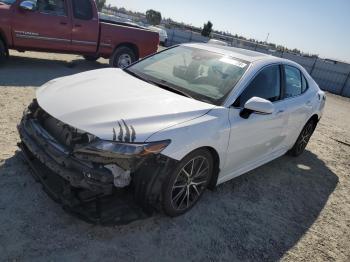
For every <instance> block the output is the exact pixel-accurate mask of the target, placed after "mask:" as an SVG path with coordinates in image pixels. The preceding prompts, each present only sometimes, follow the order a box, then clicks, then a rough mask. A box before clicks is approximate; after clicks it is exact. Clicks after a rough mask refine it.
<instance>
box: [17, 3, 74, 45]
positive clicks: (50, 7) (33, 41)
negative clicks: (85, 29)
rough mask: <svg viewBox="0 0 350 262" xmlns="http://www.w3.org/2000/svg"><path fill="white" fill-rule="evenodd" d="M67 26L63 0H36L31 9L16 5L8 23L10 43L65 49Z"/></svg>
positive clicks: (68, 27) (67, 20)
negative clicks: (10, 28)
mask: <svg viewBox="0 0 350 262" xmlns="http://www.w3.org/2000/svg"><path fill="white" fill-rule="evenodd" d="M19 3H20V2H19ZM71 27H72V25H71V21H70V19H69V15H68V6H67V0H38V1H36V8H35V10H32V11H29V10H23V9H22V8H20V6H16V8H15V16H14V19H13V24H12V35H13V40H14V45H15V46H16V47H23V49H27V48H28V49H43V50H49V51H50V50H52V51H68V50H70V47H71Z"/></svg>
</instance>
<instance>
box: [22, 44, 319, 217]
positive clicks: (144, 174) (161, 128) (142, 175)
mask: <svg viewBox="0 0 350 262" xmlns="http://www.w3.org/2000/svg"><path fill="white" fill-rule="evenodd" d="M36 95H37V98H36V100H34V101H33V103H32V104H31V105H30V106H29V108H28V110H27V111H26V112H25V114H24V117H23V119H22V121H21V123H20V125H19V126H18V129H19V133H20V136H21V139H22V144H21V148H22V149H23V152H24V153H25V154H26V155H27V156H29V157H27V159H28V161H33V159H35V160H39V162H40V163H41V165H43V166H45V167H46V168H48V169H49V170H50V171H51V173H52V175H57V176H59V177H60V178H61V179H63V180H64V181H66V183H65V185H68V186H69V187H71V188H75V189H79V190H85V191H88V192H90V193H91V194H90V195H89V197H90V198H91V195H94V194H95V195H98V196H99V197H100V196H101V195H102V196H109V195H112V194H114V193H115V192H116V191H118V190H121V188H123V189H124V190H125V189H127V190H130V191H132V192H133V194H134V196H135V199H137V200H138V203H139V204H140V205H142V206H147V207H156V206H161V207H162V210H163V211H164V212H165V213H166V214H167V215H169V216H177V215H180V214H183V213H184V212H186V211H188V210H189V209H190V208H192V207H193V206H194V205H195V203H196V202H197V201H198V200H199V199H200V197H201V196H202V194H203V193H204V192H205V189H206V188H213V187H215V186H216V185H219V184H221V183H223V182H225V181H228V180H230V179H233V178H235V177H237V176H239V175H242V174H244V173H246V172H248V171H250V170H252V169H254V168H256V167H259V166H261V165H263V164H265V163H267V162H269V161H271V160H273V159H275V158H278V157H280V156H282V155H284V154H285V153H287V152H288V153H289V154H290V155H292V156H298V155H300V154H301V153H302V152H303V151H304V149H305V147H306V145H307V143H308V141H309V139H310V137H311V135H312V133H313V131H314V129H315V127H316V125H317V123H318V121H319V119H320V118H321V116H322V111H323V108H324V105H325V100H326V97H325V93H324V92H323V91H321V90H320V88H319V87H318V85H317V84H316V82H315V81H314V80H313V79H312V78H311V76H310V75H309V74H308V72H307V71H306V70H305V69H304V68H303V67H301V66H300V65H298V64H296V63H294V62H292V61H289V60H286V59H281V58H276V57H272V56H269V55H265V54H261V53H257V52H253V51H248V50H243V49H237V48H232V47H224V46H213V45H207V44H185V45H180V46H176V47H173V48H169V49H166V50H164V51H162V52H160V53H157V54H155V55H153V56H151V57H148V58H146V59H144V60H141V61H139V62H137V63H135V64H133V65H131V66H129V67H127V68H125V69H114V68H113V69H112V68H110V69H100V70H95V71H89V72H84V73H80V74H76V75H73V76H68V77H63V78H59V79H55V80H52V81H50V82H48V83H46V84H45V85H44V86H42V87H41V88H39V89H38V91H37V94H36ZM39 171H40V170H39ZM39 173H40V172H39ZM49 186H50V187H51V188H52V187H55V184H52V183H51V185H49ZM159 204H160V205H159Z"/></svg>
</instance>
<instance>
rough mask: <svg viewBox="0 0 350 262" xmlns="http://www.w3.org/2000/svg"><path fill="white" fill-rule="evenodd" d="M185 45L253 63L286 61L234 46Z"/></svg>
mask: <svg viewBox="0 0 350 262" xmlns="http://www.w3.org/2000/svg"><path fill="white" fill-rule="evenodd" d="M183 45H184V46H189V47H193V48H199V49H203V50H207V51H211V52H216V53H219V54H223V55H227V56H232V57H235V58H239V59H242V60H245V61H247V62H251V63H252V62H255V61H258V60H269V61H270V62H271V61H285V59H281V58H278V57H274V56H271V55H267V54H264V53H260V52H256V51H251V50H247V49H242V48H237V47H232V46H222V45H213V44H203V43H190V44H183Z"/></svg>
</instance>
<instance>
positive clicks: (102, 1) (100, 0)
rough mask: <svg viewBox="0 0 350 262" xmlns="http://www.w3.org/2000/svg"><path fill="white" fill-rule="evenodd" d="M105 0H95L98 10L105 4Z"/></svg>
mask: <svg viewBox="0 0 350 262" xmlns="http://www.w3.org/2000/svg"><path fill="white" fill-rule="evenodd" d="M105 4H106V0H96V5H97V9H98V11H102V8H103V7H104V6H105Z"/></svg>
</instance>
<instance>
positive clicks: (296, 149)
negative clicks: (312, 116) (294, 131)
mask: <svg viewBox="0 0 350 262" xmlns="http://www.w3.org/2000/svg"><path fill="white" fill-rule="evenodd" d="M315 127H316V123H315V121H314V120H310V121H309V122H307V123H306V125H305V126H304V128H303V130H301V133H300V135H299V137H298V139H297V141H296V142H295V144H294V146H293V147H292V149H291V150H289V151H288V154H289V155H291V156H299V155H301V154H302V153H303V152H304V150H305V148H306V146H307V144H308V142H309V140H310V138H311V136H312V134H313V132H314V130H315Z"/></svg>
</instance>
